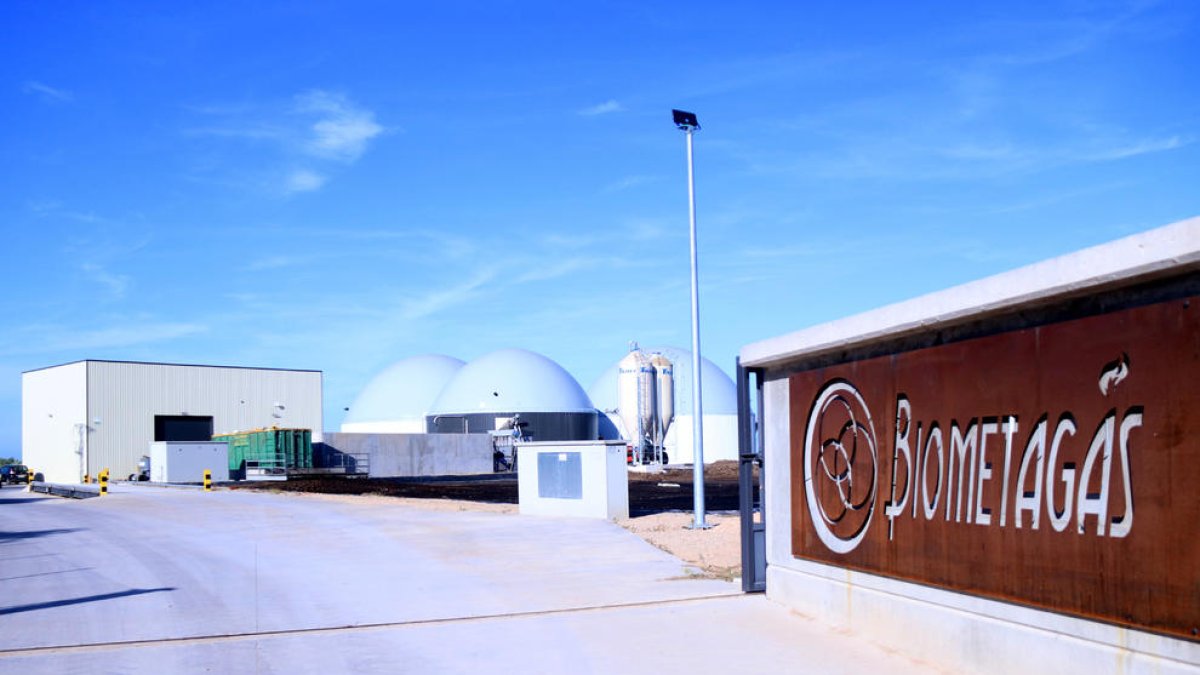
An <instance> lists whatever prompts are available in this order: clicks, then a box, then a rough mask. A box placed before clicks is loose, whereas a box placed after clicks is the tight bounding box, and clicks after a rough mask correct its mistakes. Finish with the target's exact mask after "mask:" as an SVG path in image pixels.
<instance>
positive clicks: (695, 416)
mask: <svg viewBox="0 0 1200 675" xmlns="http://www.w3.org/2000/svg"><path fill="white" fill-rule="evenodd" d="M671 116H672V118H673V119H674V120H675V126H677V127H679V128H680V129H681V130H683V132H684V134H686V135H687V163H688V222H689V225H690V234H691V244H692V485H693V491H692V494H693V502H692V510H693V512H694V513H695V517H694V519H693V520H692V529H693V530H704V529H708V528H709V527H710V525H709V524H708V523H706V522H704V402H703V400H702V399H701V391H702V389H701V386H700V286H699V283H698V281H697V279H698V278H699V274H698V267H697V264H696V177H695V168H694V162H693V161H692V133H693V132H695V131H697V130H699V129H700V123H699V122H698V121H696V113H690V112H684V111H682V110H672V111H671Z"/></svg>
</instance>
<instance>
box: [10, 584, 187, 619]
mask: <svg viewBox="0 0 1200 675" xmlns="http://www.w3.org/2000/svg"><path fill="white" fill-rule="evenodd" d="M173 590H175V587H174V586H171V587H166V588H131V589H129V590H127V591H119V592H117V593H103V594H100V595H85V596H83V597H81V598H70V599H67V600H54V601H52V602H35V603H33V604H30V605H14V606H12V607H0V615H4V614H18V613H20V612H32V611H35V610H39V609H50V608H51V607H65V606H67V605H82V604H84V603H88V602H100V601H101V600H113V599H115V598H125V597H129V596H131V595H144V594H146V593H162V592H163V591H173Z"/></svg>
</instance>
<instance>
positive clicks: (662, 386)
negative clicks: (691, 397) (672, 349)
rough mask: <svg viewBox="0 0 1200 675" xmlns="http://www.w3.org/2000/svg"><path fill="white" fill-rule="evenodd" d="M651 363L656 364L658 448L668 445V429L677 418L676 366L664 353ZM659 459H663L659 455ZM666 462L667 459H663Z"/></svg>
mask: <svg viewBox="0 0 1200 675" xmlns="http://www.w3.org/2000/svg"><path fill="white" fill-rule="evenodd" d="M650 365H652V366H654V379H655V392H656V394H657V403H658V414H657V415H656V416H655V417H656V418H657V424H656V425H655V431H656V432H657V435H656V437H655V439H654V445H655V447H656V448H659V449H662V448H665V447H666V440H667V431H669V430H670V429H671V422H672V421H673V420H674V419H675V366H674V364H672V363H671V359H668V358H667V357H666V356H663V355H662V354H655V355H654V356H652V357H650ZM659 459H662V458H661V457H659ZM663 463H664V464H665V463H666V460H665V459H664V460H663Z"/></svg>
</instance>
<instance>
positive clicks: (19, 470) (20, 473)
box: [0, 464, 29, 485]
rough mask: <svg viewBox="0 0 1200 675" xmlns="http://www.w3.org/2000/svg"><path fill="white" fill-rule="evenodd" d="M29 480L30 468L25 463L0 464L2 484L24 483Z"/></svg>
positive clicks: (0, 482)
mask: <svg viewBox="0 0 1200 675" xmlns="http://www.w3.org/2000/svg"><path fill="white" fill-rule="evenodd" d="M28 481H29V468H28V467H26V466H25V465H24V464H9V465H7V466H0V485H3V484H5V483H19V484H21V485H24V484H25V483H27V482H28Z"/></svg>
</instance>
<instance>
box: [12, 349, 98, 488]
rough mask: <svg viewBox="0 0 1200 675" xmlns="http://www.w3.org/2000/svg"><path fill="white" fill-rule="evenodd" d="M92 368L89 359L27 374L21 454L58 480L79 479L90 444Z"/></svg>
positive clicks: (32, 465) (48, 477)
mask: <svg viewBox="0 0 1200 675" xmlns="http://www.w3.org/2000/svg"><path fill="white" fill-rule="evenodd" d="M86 378H87V368H86V365H85V363H84V362H82V361H80V362H78V363H68V364H66V365H63V366H55V367H53V368H43V369H41V370H33V371H30V372H27V373H22V375H21V457H22V461H23V462H24V463H25V465H26V466H28V467H30V468H31V469H33V470H34V471H36V472H38V473H41V474H43V475H44V476H45V478H46V480H49V481H56V482H78V481H79V480H80V479H81V478H82V477H83V474H82V472H81V467H82V463H81V457H80V454H79V453H80V451H86V449H85V448H84V447H83V446H84V445H85V444H86V443H87V440H88V438H87V427H88V424H89V422H88V416H87V387H86V386H85V381H86Z"/></svg>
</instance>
